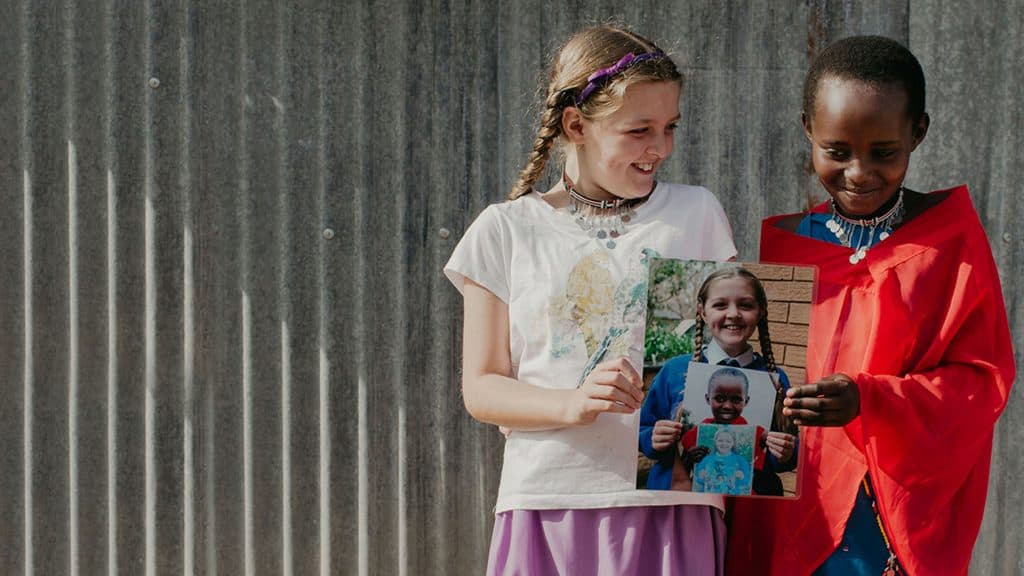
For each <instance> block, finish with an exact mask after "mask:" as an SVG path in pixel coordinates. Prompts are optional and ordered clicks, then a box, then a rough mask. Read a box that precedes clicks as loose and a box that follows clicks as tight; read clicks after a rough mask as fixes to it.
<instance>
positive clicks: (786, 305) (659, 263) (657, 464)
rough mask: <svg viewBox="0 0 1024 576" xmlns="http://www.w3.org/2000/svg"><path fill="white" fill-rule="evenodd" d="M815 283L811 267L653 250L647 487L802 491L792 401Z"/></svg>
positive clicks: (642, 459) (641, 471)
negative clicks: (788, 403) (785, 411)
mask: <svg viewBox="0 0 1024 576" xmlns="http://www.w3.org/2000/svg"><path fill="white" fill-rule="evenodd" d="M813 291H814V268H811V267H794V266H775V265H764V264H756V263H738V262H706V261H687V260H674V259H654V260H652V261H651V264H650V275H649V280H648V302H647V318H646V322H647V324H646V334H645V357H644V390H645V397H644V401H643V404H642V405H641V410H640V428H639V455H638V466H637V487H638V488H643V489H649V490H684V491H692V492H698V491H699V492H714V493H720V494H729V495H736V496H748V495H749V496H771V497H796V496H798V495H799V475H798V470H799V468H798V466H797V464H798V461H799V451H800V442H799V432H798V430H797V429H796V427H795V426H793V425H792V423H790V422H789V421H788V420H787V419H786V418H785V417H784V416H783V415H782V410H781V402H782V398H783V397H784V396H785V391H786V390H787V389H788V388H789V386H790V383H791V381H795V382H796V383H799V384H802V383H804V381H805V375H804V368H805V361H806V360H805V358H806V349H807V332H808V324H809V316H810V301H811V296H812V295H813ZM704 427H707V428H704ZM702 429H703V430H704V431H703V432H702ZM720 430H731V432H726V433H723V434H722V435H721V436H722V438H721V442H720V446H716V445H715V441H714V434H715V433H716V432H718V431H720ZM702 434H704V435H705V436H702ZM708 434H710V436H706V435H708ZM702 439H703V441H702ZM730 440H732V441H733V444H734V448H736V449H737V450H738V451H735V452H730V454H732V456H729V455H728V454H726V453H722V452H721V449H724V447H725V445H726V444H728V443H729V441H730ZM747 448H749V451H750V452H749V458H748V459H747V462H749V464H750V469H749V470H746V469H745V468H744V467H743V466H740V464H739V461H740V460H741V459H743V452H742V450H745V449H747ZM709 458H711V459H710V460H708V462H707V463H705V464H702V462H704V460H707V459H709ZM701 471H703V473H704V475H703V476H698V474H699V473H700V472H701ZM726 471H728V472H729V473H730V474H731V476H730V475H726V476H721V475H719V474H718V472H726ZM723 482H724V484H723Z"/></svg>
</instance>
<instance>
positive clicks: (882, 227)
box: [825, 186, 906, 264]
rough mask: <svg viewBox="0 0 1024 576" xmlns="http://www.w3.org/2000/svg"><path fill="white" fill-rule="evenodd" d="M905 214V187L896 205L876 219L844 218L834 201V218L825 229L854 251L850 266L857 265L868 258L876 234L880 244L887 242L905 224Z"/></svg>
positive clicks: (901, 189)
mask: <svg viewBox="0 0 1024 576" xmlns="http://www.w3.org/2000/svg"><path fill="white" fill-rule="evenodd" d="M905 214H906V209H905V208H904V204H903V187H902V186H900V189H899V197H898V198H897V199H896V203H895V204H893V205H892V208H890V209H888V210H887V211H886V212H885V214H882V215H881V216H877V217H875V218H863V219H857V218H850V217H848V216H844V215H843V214H840V213H839V209H838V208H837V207H836V201H835V200H833V201H832V216H831V217H830V218H829V219H828V220H827V221H826V222H825V227H826V228H828V230H829V232H832V233H833V234H835V236H836V238H837V239H839V243H840V244H841V245H843V246H845V247H846V248H852V249H853V254H850V264H856V263H858V262H860V261H861V260H863V259H864V257H865V256H867V252H868V249H869V248H871V247H872V246H873V245H874V244H875V234H876V233H877V234H878V242H881V241H882V240H885V239H886V238H888V237H889V235H890V234H892V231H893V230H894V229H895V228H896V227H897V226H899V225H900V224H901V223H902V222H903V216H904V215H905Z"/></svg>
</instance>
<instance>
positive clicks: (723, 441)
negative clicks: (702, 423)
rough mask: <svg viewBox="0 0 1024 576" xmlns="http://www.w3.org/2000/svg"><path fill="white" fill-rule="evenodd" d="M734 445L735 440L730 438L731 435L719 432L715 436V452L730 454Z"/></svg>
mask: <svg viewBox="0 0 1024 576" xmlns="http://www.w3.org/2000/svg"><path fill="white" fill-rule="evenodd" d="M735 445H736V440H735V439H734V438H733V437H732V434H730V433H728V432H719V433H718V434H715V450H716V451H717V452H718V453H719V454H721V455H723V456H724V455H726V454H729V453H730V452H732V448H733V446H735Z"/></svg>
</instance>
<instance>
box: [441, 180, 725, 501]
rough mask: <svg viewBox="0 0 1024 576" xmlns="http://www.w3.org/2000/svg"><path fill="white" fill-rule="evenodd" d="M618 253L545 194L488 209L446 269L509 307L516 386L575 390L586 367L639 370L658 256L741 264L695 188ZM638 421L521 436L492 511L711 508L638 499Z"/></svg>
mask: <svg viewBox="0 0 1024 576" xmlns="http://www.w3.org/2000/svg"><path fill="white" fill-rule="evenodd" d="M616 243H617V245H616V246H615V248H614V249H608V248H607V247H606V246H605V244H604V242H603V241H600V240H598V239H596V238H592V237H590V236H588V235H587V233H586V232H584V231H583V230H581V229H580V227H579V226H578V225H577V224H576V222H575V220H574V219H573V217H572V216H570V215H569V213H568V211H567V210H566V209H564V208H563V209H559V210H556V209H554V208H552V207H551V206H550V205H549V204H548V203H547V202H545V201H544V200H543V199H542V198H541V197H540V196H539V195H538V194H535V193H532V194H527V195H525V196H523V197H521V198H518V199H516V200H513V201H509V202H503V203H500V204H493V205H491V206H488V207H487V208H486V209H485V210H484V211H483V212H482V213H481V214H480V216H479V217H478V218H477V219H476V221H475V222H473V224H472V225H471V226H470V227H469V229H467V230H466V233H465V235H464V236H463V238H462V240H461V241H460V242H459V244H458V246H456V247H455V250H454V252H453V253H452V256H451V259H449V261H448V264H447V265H446V266H445V268H444V271H445V274H447V276H448V278H449V279H450V280H451V281H452V283H453V284H454V285H455V287H456V288H458V289H459V291H460V292H461V291H462V286H463V280H464V278H470V279H472V280H473V281H474V282H476V283H478V284H480V285H481V286H483V287H485V288H487V289H488V290H490V291H491V292H492V293H494V295H495V296H497V297H498V298H500V299H501V300H502V301H504V302H505V303H506V304H507V305H508V314H509V329H510V349H511V355H512V371H513V376H514V377H515V378H517V379H518V380H520V381H521V382H526V383H529V384H533V385H535V386H542V387H547V388H575V387H576V385H577V383H578V382H579V379H580V375H581V374H582V373H583V370H584V367H585V366H586V365H587V362H588V360H590V359H591V356H592V355H594V354H595V353H597V354H600V352H599V351H600V350H602V349H604V350H606V352H604V354H603V356H602V357H601V360H602V361H604V360H611V359H614V358H618V357H624V356H625V357H628V358H629V359H630V361H631V363H632V364H633V366H634V367H636V368H637V371H640V369H641V368H642V366H643V350H644V322H645V316H646V307H647V263H648V261H649V260H650V258H657V257H664V258H681V259H703V260H727V259H729V258H731V257H733V256H734V255H735V254H736V248H735V246H734V244H733V241H732V230H731V228H730V227H729V222H728V220H727V219H726V216H725V212H724V211H723V210H722V206H721V205H720V204H719V202H718V200H717V199H716V198H715V197H714V195H712V194H711V192H709V191H708V190H707V189H705V188H701V187H697V186H685V185H679V184H667V183H658V185H657V186H656V187H655V189H654V191H653V192H652V193H651V197H650V198H649V199H648V200H647V202H645V203H643V204H641V205H640V206H638V207H637V208H636V213H635V214H634V215H633V217H632V220H631V221H630V223H629V224H627V232H626V233H625V234H623V235H621V236H620V237H619V238H618V239H617V240H616ZM639 424H640V411H639V410H637V411H636V412H634V413H633V414H609V413H605V414H601V415H599V416H598V417H597V419H596V420H595V421H594V422H593V423H592V424H589V425H586V426H570V427H565V428H560V429H556V430H545V431H539V432H520V431H514V432H512V434H511V435H510V436H509V437H508V439H507V440H506V442H505V455H504V465H503V466H502V471H501V485H500V488H499V490H498V500H497V505H496V511H497V512H502V511H505V510H509V509H563V508H608V507H617V506H638V505H657V504H680V503H694V504H711V505H715V506H718V507H722V497H721V496H720V495H717V494H697V493H692V492H672V491H663V490H637V489H636V488H635V487H636V473H637V469H636V466H637V453H638V444H637V442H638V432H639Z"/></svg>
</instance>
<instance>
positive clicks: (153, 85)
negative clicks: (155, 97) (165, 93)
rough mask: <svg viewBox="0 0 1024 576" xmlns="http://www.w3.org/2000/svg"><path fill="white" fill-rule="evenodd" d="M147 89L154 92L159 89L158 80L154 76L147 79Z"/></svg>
mask: <svg viewBox="0 0 1024 576" xmlns="http://www.w3.org/2000/svg"><path fill="white" fill-rule="evenodd" d="M149 87H150V88H152V89H153V90H156V89H157V88H159V87H160V79H159V78H157V77H156V76H153V77H152V78H150V79H149Z"/></svg>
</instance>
